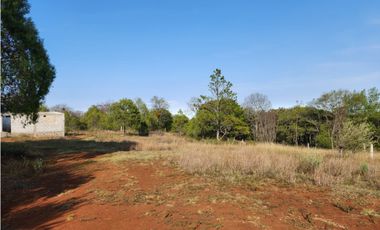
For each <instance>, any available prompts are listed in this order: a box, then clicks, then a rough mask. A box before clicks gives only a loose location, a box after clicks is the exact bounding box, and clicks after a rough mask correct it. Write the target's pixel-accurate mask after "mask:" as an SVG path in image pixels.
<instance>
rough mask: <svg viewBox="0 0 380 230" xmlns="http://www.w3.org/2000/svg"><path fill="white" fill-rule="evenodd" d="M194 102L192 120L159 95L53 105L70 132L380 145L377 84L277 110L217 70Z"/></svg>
mask: <svg viewBox="0 0 380 230" xmlns="http://www.w3.org/2000/svg"><path fill="white" fill-rule="evenodd" d="M189 104H190V107H191V109H192V110H193V112H194V114H195V115H194V116H193V117H192V118H191V119H189V118H188V117H187V116H186V115H185V114H184V113H183V112H182V111H179V112H178V113H177V114H175V115H172V114H171V113H170V112H169V104H168V102H167V101H166V100H165V99H163V98H160V97H156V96H155V97H153V98H152V99H151V108H148V106H147V105H146V104H145V103H144V102H143V101H142V100H141V99H136V100H134V101H133V100H130V99H121V100H120V101H118V102H115V103H106V104H100V105H94V106H91V107H90V108H89V109H88V110H87V111H86V112H85V113H80V112H74V111H73V110H72V109H70V108H68V107H67V106H62V105H58V106H55V107H53V108H51V109H50V110H53V111H63V112H64V113H65V118H66V120H65V122H66V131H73V130H87V129H88V130H123V131H124V133H127V132H129V133H135V134H139V135H149V132H150V131H164V132H169V131H171V132H175V133H179V134H180V135H187V136H190V137H193V138H197V139H204V138H216V139H217V140H226V139H235V140H253V141H259V142H277V143H283V144H290V145H304V146H316V147H322V148H343V149H350V150H352V151H357V150H360V149H362V148H365V147H366V146H368V145H369V144H370V143H373V144H375V146H377V147H380V146H379V140H380V93H379V91H378V89H376V88H371V89H368V90H362V91H359V92H357V91H348V90H334V91H331V92H328V93H325V94H323V95H321V96H320V97H319V98H317V99H314V100H313V101H312V102H310V103H309V104H308V105H297V106H294V107H292V108H279V109H273V108H272V106H271V102H270V101H269V99H268V97H267V96H265V95H263V94H259V93H254V94H251V95H249V96H248V97H247V98H246V99H245V100H244V103H243V104H242V105H240V104H239V103H238V102H237V97H236V93H235V92H234V91H233V90H232V83H231V82H229V81H227V80H226V79H225V77H224V76H223V75H222V73H221V71H220V70H219V69H216V70H215V71H214V73H213V74H212V75H211V76H210V83H209V95H208V96H204V95H201V96H199V97H197V98H193V99H192V100H191V102H190V103H189ZM45 109H46V108H45Z"/></svg>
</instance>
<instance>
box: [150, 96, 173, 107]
mask: <svg viewBox="0 0 380 230" xmlns="http://www.w3.org/2000/svg"><path fill="white" fill-rule="evenodd" d="M150 102H151V103H152V109H166V110H168V109H169V103H168V102H167V101H166V100H165V98H163V97H157V96H154V97H152V99H150Z"/></svg>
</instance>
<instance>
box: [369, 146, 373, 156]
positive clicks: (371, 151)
mask: <svg viewBox="0 0 380 230" xmlns="http://www.w3.org/2000/svg"><path fill="white" fill-rule="evenodd" d="M369 154H370V155H371V158H372V159H373V144H372V143H371V145H370V151H369Z"/></svg>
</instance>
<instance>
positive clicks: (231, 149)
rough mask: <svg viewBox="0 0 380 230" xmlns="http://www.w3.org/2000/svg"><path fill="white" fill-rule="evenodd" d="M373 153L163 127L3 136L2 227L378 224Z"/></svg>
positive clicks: (378, 162)
mask: <svg viewBox="0 0 380 230" xmlns="http://www.w3.org/2000/svg"><path fill="white" fill-rule="evenodd" d="M379 155H380V154H375V158H374V159H370V158H369V155H368V154H366V153H358V154H355V155H346V156H344V157H339V156H338V154H337V153H336V152H334V151H330V150H320V149H307V148H301V147H289V146H282V145H274V144H253V143H244V144H242V143H240V142H236V143H221V144H217V143H213V142H208V141H202V142H201V141H194V140H191V139H186V138H182V137H177V136H174V135H170V134H165V135H159V134H154V135H151V136H149V137H139V136H122V135H121V134H120V133H116V132H88V133H79V134H76V135H72V136H68V137H65V138H62V139H35V138H29V137H18V138H4V139H2V169H1V170H2V175H1V179H2V180H1V186H2V188H1V189H2V207H1V211H2V228H3V229H30V228H41V229H46V228H55V229H95V228H96V229H380V156H379Z"/></svg>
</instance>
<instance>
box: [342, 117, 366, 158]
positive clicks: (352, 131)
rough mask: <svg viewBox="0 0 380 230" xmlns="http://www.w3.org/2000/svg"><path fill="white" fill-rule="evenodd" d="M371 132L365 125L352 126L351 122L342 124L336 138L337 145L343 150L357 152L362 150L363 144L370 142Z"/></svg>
mask: <svg viewBox="0 0 380 230" xmlns="http://www.w3.org/2000/svg"><path fill="white" fill-rule="evenodd" d="M371 135H372V132H371V130H370V127H369V125H368V124H367V123H359V124H354V123H353V122H352V121H350V120H349V121H346V122H344V123H343V128H342V131H341V132H340V134H339V137H338V144H339V146H342V147H343V148H344V149H349V150H351V151H352V152H357V151H359V150H361V149H362V148H363V144H367V145H368V144H369V143H370V142H371Z"/></svg>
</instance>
